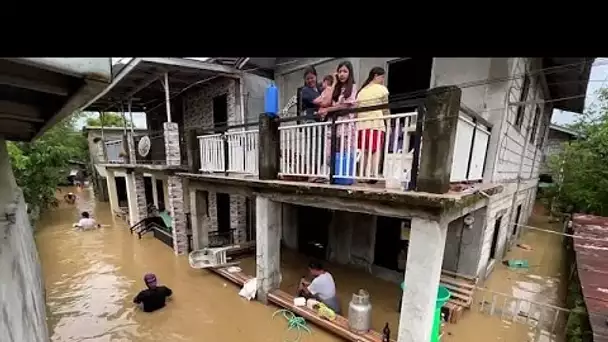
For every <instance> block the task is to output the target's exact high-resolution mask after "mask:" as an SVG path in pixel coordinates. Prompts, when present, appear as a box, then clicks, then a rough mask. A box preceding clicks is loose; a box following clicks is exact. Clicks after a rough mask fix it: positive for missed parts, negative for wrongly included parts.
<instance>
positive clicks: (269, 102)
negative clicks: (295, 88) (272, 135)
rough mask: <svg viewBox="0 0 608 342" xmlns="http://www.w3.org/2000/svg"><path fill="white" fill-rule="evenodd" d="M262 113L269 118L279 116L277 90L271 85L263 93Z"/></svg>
mask: <svg viewBox="0 0 608 342" xmlns="http://www.w3.org/2000/svg"><path fill="white" fill-rule="evenodd" d="M264 113H266V115H268V116H270V117H274V116H277V115H278V114H279V89H278V88H277V87H276V86H275V85H274V83H271V84H270V85H269V86H268V88H266V92H265V93H264Z"/></svg>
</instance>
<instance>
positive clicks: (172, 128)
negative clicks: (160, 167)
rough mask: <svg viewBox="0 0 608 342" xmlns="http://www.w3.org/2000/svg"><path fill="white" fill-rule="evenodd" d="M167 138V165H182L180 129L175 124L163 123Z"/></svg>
mask: <svg viewBox="0 0 608 342" xmlns="http://www.w3.org/2000/svg"><path fill="white" fill-rule="evenodd" d="M163 129H164V138H165V156H166V159H167V165H174V166H177V165H181V163H182V159H181V151H180V146H179V127H178V125H177V123H175V122H165V123H163Z"/></svg>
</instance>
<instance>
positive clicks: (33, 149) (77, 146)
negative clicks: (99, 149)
mask: <svg viewBox="0 0 608 342" xmlns="http://www.w3.org/2000/svg"><path fill="white" fill-rule="evenodd" d="M81 115H82V114H76V115H72V116H71V117H70V118H68V119H66V120H64V121H63V122H61V123H58V124H57V125H55V126H54V127H53V128H51V129H50V130H48V131H47V132H46V133H45V134H44V135H43V136H42V137H40V138H39V139H37V140H36V141H34V142H9V143H8V144H7V145H8V152H9V156H10V158H11V163H12V167H13V173H14V175H15V179H16V181H17V184H18V185H19V186H20V187H21V188H22V189H23V194H24V197H25V201H26V202H27V203H28V204H29V205H30V206H31V207H36V208H39V209H44V208H46V207H47V206H48V205H49V204H50V203H52V202H53V201H54V199H55V190H56V189H57V186H58V185H59V184H60V183H61V181H62V179H65V177H66V171H67V169H68V166H69V161H70V160H79V161H82V162H87V161H88V160H89V153H88V144H87V140H86V137H85V136H84V135H83V133H82V132H79V131H77V130H76V128H75V123H76V121H77V120H78V119H79V118H80V117H81Z"/></svg>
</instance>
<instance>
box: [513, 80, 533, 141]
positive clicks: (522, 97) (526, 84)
mask: <svg viewBox="0 0 608 342" xmlns="http://www.w3.org/2000/svg"><path fill="white" fill-rule="evenodd" d="M529 92H530V76H528V74H525V75H524V80H523V84H522V86H521V93H520V94H519V102H526V100H527V99H528V93H529ZM525 114H526V105H525V104H520V105H519V107H517V115H516V116H515V127H517V129H521V124H522V123H523V122H524V115H525Z"/></svg>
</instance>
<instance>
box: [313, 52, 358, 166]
mask: <svg viewBox="0 0 608 342" xmlns="http://www.w3.org/2000/svg"><path fill="white" fill-rule="evenodd" d="M356 104H357V86H356V85H355V75H354V73H353V65H352V64H351V63H350V62H349V61H342V62H340V64H338V68H337V69H336V83H335V85H334V90H333V94H332V106H331V107H328V108H321V109H320V110H319V114H321V115H322V116H323V117H325V116H326V115H328V114H329V115H331V112H332V111H336V110H339V109H345V108H353V107H355V106H356ZM355 116H356V115H355V113H349V114H347V115H340V117H338V118H337V119H336V121H337V122H340V121H344V120H347V119H354V118H355ZM354 135H355V125H354V124H353V123H348V124H342V125H340V126H339V127H338V131H337V137H338V139H339V141H340V143H339V144H341V140H342V137H344V148H349V147H350V148H352V149H354V146H353V141H352V139H353V138H354ZM327 140H328V141H327V142H326V143H325V151H326V157H327V158H328V159H329V160H331V158H330V153H331V142H330V141H331V137H330V132H329V131H328V132H327Z"/></svg>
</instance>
